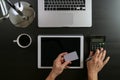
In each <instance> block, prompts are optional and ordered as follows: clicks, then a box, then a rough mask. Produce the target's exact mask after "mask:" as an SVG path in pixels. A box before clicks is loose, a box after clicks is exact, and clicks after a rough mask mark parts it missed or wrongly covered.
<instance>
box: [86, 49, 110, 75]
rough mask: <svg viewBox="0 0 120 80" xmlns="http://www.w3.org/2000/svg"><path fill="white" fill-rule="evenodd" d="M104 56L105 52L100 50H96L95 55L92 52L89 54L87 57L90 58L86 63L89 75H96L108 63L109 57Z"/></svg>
mask: <svg viewBox="0 0 120 80" xmlns="http://www.w3.org/2000/svg"><path fill="white" fill-rule="evenodd" d="M105 56H106V50H104V49H103V48H101V49H100V50H99V49H97V50H96V52H95V54H93V52H92V51H91V52H90V55H89V57H91V60H89V61H87V69H88V73H89V74H92V73H94V74H98V72H99V71H101V69H102V68H103V67H104V66H105V65H106V64H107V63H108V61H109V59H110V57H107V58H106V59H105Z"/></svg>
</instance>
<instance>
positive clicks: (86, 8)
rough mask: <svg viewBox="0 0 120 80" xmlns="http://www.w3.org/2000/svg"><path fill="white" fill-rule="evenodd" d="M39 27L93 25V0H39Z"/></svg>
mask: <svg viewBox="0 0 120 80" xmlns="http://www.w3.org/2000/svg"><path fill="white" fill-rule="evenodd" d="M38 26H39V27H48V28H49V27H91V26H92V0H38Z"/></svg>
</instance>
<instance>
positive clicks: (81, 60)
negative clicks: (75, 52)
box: [37, 35, 84, 69]
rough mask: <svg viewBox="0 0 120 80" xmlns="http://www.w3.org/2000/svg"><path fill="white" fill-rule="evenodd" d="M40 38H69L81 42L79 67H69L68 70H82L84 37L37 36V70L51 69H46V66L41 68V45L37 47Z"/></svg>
mask: <svg viewBox="0 0 120 80" xmlns="http://www.w3.org/2000/svg"><path fill="white" fill-rule="evenodd" d="M42 37H46V38H48V37H55V38H60V37H62V38H64V37H65V38H67V37H71V38H80V39H81V40H80V53H81V54H80V56H79V57H80V66H79V67H70V69H81V68H83V67H84V66H83V65H84V61H83V60H84V54H83V53H84V36H83V35H38V60H37V61H38V65H37V66H38V68H39V69H52V67H50V66H48V67H46V66H42V65H41V61H42V60H41V45H39V44H41V38H42Z"/></svg>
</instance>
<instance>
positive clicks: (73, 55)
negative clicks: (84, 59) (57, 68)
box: [64, 51, 79, 61]
mask: <svg viewBox="0 0 120 80" xmlns="http://www.w3.org/2000/svg"><path fill="white" fill-rule="evenodd" d="M64 59H65V61H74V60H77V59H79V57H78V55H77V52H76V51H73V52H70V53H68V54H66V55H65V56H64Z"/></svg>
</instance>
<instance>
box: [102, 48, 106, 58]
mask: <svg viewBox="0 0 120 80" xmlns="http://www.w3.org/2000/svg"><path fill="white" fill-rule="evenodd" d="M105 56H106V50H104V51H103V53H102V57H101V59H102V60H104V59H105Z"/></svg>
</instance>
